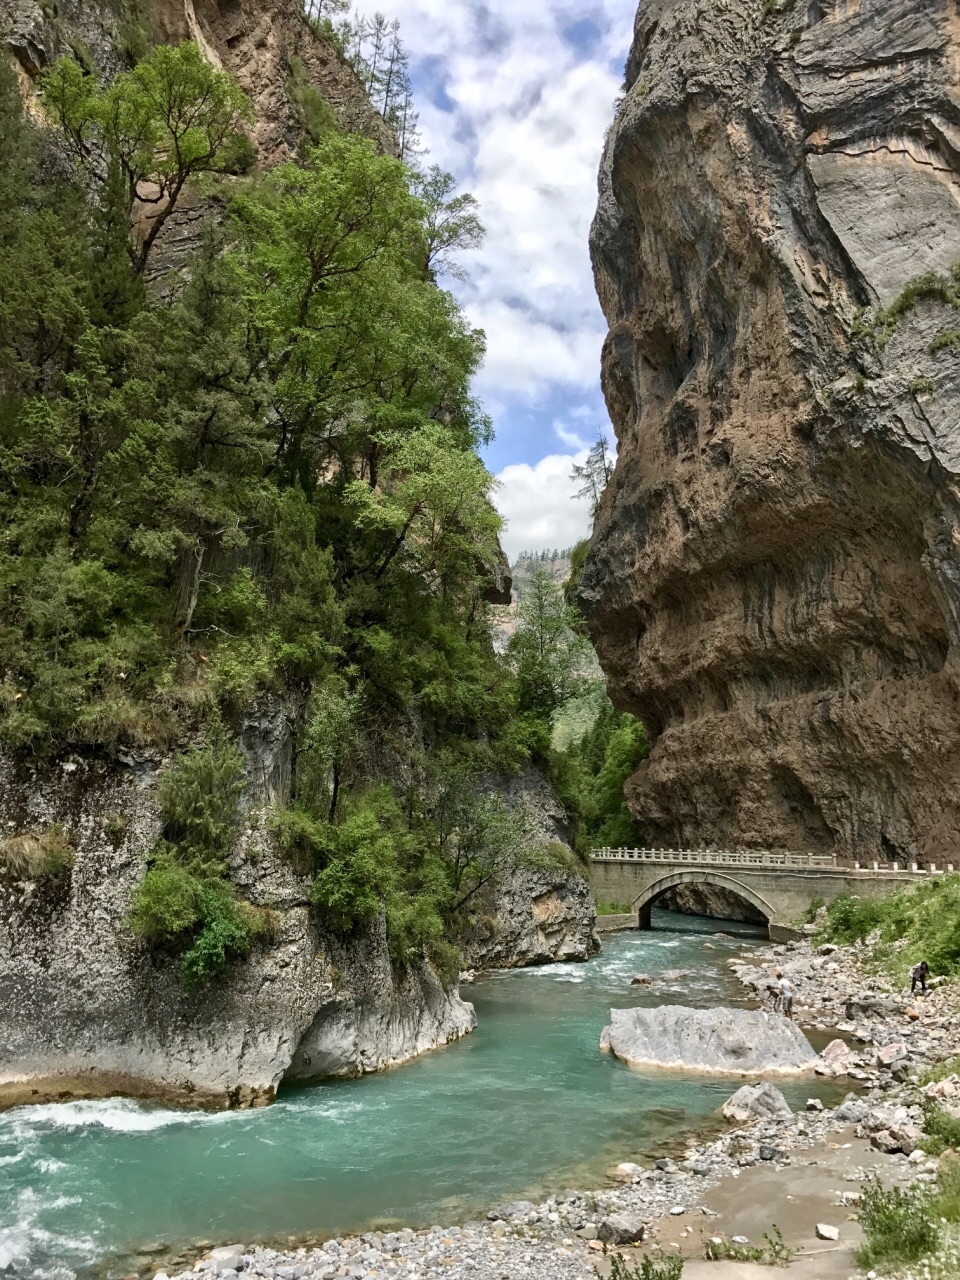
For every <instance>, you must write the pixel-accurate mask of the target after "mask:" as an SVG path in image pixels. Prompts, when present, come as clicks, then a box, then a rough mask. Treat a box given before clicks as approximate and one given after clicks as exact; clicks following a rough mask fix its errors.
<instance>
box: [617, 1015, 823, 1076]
mask: <svg viewBox="0 0 960 1280" xmlns="http://www.w3.org/2000/svg"><path fill="white" fill-rule="evenodd" d="M600 1048H601V1049H609V1050H610V1052H611V1053H613V1054H614V1055H615V1056H616V1057H618V1058H620V1059H621V1060H622V1061H623V1062H627V1063H629V1064H630V1065H631V1066H634V1067H674V1068H678V1067H679V1068H686V1069H688V1070H691V1071H712V1072H722V1073H727V1072H731V1073H733V1074H736V1075H740V1074H742V1075H756V1074H757V1073H766V1072H769V1073H771V1074H774V1073H775V1074H793V1073H795V1072H800V1071H808V1070H811V1069H812V1068H813V1065H814V1063H815V1062H816V1061H817V1055H816V1054H815V1053H814V1051H813V1049H812V1047H811V1046H810V1044H809V1042H808V1041H807V1038H806V1036H805V1035H804V1034H803V1032H802V1031H801V1030H800V1028H799V1027H798V1026H797V1025H796V1023H794V1022H790V1021H789V1020H788V1019H787V1018H782V1017H780V1016H779V1015H778V1014H773V1013H765V1012H763V1011H762V1010H753V1009H687V1008H685V1007H684V1006H682V1005H662V1006H661V1007H660V1008H659V1009H611V1010H610V1025H609V1026H608V1027H604V1029H603V1034H602V1035H601V1037H600Z"/></svg>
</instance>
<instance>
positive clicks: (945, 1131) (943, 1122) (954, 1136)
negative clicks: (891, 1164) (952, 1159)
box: [920, 1099, 960, 1196]
mask: <svg viewBox="0 0 960 1280" xmlns="http://www.w3.org/2000/svg"><path fill="white" fill-rule="evenodd" d="M923 1111H924V1116H923V1128H924V1133H925V1135H926V1136H925V1137H924V1139H923V1141H922V1142H921V1143H920V1145H921V1147H922V1148H923V1150H924V1151H926V1153H927V1155H931V1156H941V1155H943V1153H944V1151H947V1150H950V1151H956V1150H958V1149H960V1117H957V1116H955V1115H951V1113H950V1112H949V1111H947V1110H945V1109H944V1108H943V1107H938V1106H937V1104H936V1103H935V1102H933V1101H932V1100H930V1099H928V1100H927V1101H926V1102H925V1104H924V1108H923ZM956 1194H957V1196H960V1179H958V1182H957V1187H956Z"/></svg>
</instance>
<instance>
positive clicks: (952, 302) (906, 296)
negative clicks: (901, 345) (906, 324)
mask: <svg viewBox="0 0 960 1280" xmlns="http://www.w3.org/2000/svg"><path fill="white" fill-rule="evenodd" d="M920 302H942V303H943V304H944V305H945V306H949V307H960V263H958V264H955V265H954V266H953V267H951V268H950V273H949V275H941V274H940V273H939V272H938V271H925V272H924V273H923V275H919V276H915V277H914V278H913V279H912V280H908V281H907V283H906V284H905V285H904V286H903V288H902V289H901V291H900V293H899V294H898V295H897V296H896V298H894V300H893V301H892V302H891V303H890V305H889V306H888V307H882V308H880V309H879V310H877V311H876V312H874V314H873V318H872V319H870V318H869V313H867V315H865V316H863V315H862V316H861V317H860V318H859V319H858V320H857V322H856V324H855V325H854V333H855V334H859V335H860V336H866V335H869V334H872V336H873V337H875V338H876V340H877V342H878V343H879V345H880V346H881V347H884V346H886V344H887V343H888V342H889V341H890V339H891V337H892V336H893V334H894V333H895V332H896V329H897V326H898V325H899V323H900V321H901V320H902V319H903V317H904V316H905V315H908V314H909V313H910V312H911V311H913V310H914V309H915V308H916V306H917V304H918V303H920ZM934 341H935V342H936V341H937V339H934ZM943 345H949V344H947V343H944V344H943ZM932 349H933V346H932V345H931V350H932ZM938 349H939V348H938Z"/></svg>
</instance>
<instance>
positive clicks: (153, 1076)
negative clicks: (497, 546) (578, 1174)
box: [0, 0, 596, 1106]
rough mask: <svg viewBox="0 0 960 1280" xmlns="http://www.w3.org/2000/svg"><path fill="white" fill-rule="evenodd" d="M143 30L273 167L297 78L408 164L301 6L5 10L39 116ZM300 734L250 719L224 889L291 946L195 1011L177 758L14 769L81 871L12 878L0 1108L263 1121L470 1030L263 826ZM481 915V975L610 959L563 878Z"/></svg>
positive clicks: (503, 895) (5, 39) (22, 799)
mask: <svg viewBox="0 0 960 1280" xmlns="http://www.w3.org/2000/svg"><path fill="white" fill-rule="evenodd" d="M131 24H132V25H131ZM145 32H149V35H150V36H151V38H152V39H154V40H156V41H166V42H172V43H176V42H177V41H179V40H182V39H186V38H192V39H195V40H196V41H197V42H198V44H199V45H200V47H201V48H202V49H203V50H204V51H205V52H206V55H207V57H209V58H210V59H211V60H212V61H214V62H216V63H217V64H218V65H220V66H222V67H223V68H224V69H225V70H227V71H228V72H229V73H230V74H231V75H233V76H234V77H235V78H236V79H237V80H238V82H239V83H240V84H241V86H242V87H243V88H244V89H245V90H246V91H247V93H248V95H249V97H250V99H251V103H252V105H253V111H254V123H253V126H252V129H251V134H252V140H253V141H254V143H255V145H256V148H257V164H258V166H259V167H260V168H264V167H269V166H270V165H273V164H276V163H278V162H280V161H282V160H283V159H285V158H286V157H288V156H290V155H292V154H293V153H294V152H295V151H296V149H297V147H298V146H299V143H300V141H301V139H302V137H303V122H302V120H301V118H300V113H299V110H298V108H297V103H296V95H295V94H294V93H293V92H292V88H293V86H292V85H291V78H292V77H294V76H296V77H298V78H299V82H300V88H301V89H302V84H303V82H304V79H305V80H306V82H308V83H309V84H310V85H312V87H313V89H314V90H315V91H316V92H318V93H319V94H320V95H321V96H322V97H323V98H324V99H325V101H326V102H327V104H328V105H329V106H330V108H331V109H332V111H333V112H334V115H335V116H336V118H337V120H338V122H339V124H340V126H341V127H342V128H344V129H346V130H351V131H355V132H361V133H364V134H366V135H367V136H369V137H370V138H372V139H373V140H374V141H375V142H376V144H377V145H378V146H379V147H380V148H381V149H382V150H383V151H385V152H389V153H394V154H395V153H396V139H395V137H394V135H393V133H392V131H391V130H390V129H389V128H388V127H387V126H386V125H385V123H384V121H383V120H382V118H381V117H380V115H379V114H378V113H377V111H376V110H375V109H374V107H373V106H372V105H371V103H370V102H369V100H368V99H367V97H366V94H365V93H364V90H363V87H362V85H361V84H360V82H359V80H358V79H357V77H356V75H355V74H354V71H353V70H352V68H351V67H350V66H349V65H347V64H346V63H345V62H344V61H343V60H342V58H341V57H340V55H339V54H338V53H337V51H336V50H335V49H333V48H332V47H331V46H330V45H328V44H327V43H325V42H324V41H323V40H321V39H318V38H317V36H316V35H315V33H314V32H313V31H312V30H311V29H310V28H309V26H308V25H307V24H306V23H305V22H304V19H303V15H302V11H301V6H300V3H299V0H268V2H267V3H265V4H256V3H253V2H252V0H102V2H100V3H92V4H89V3H81V0H57V2H56V3H47V0H43V2H42V3H41V0H0V56H3V54H4V53H6V54H7V55H8V56H10V57H11V58H12V60H13V62H14V63H15V65H16V68H17V70H18V74H19V77H20V81H21V86H22V89H23V92H24V96H25V98H26V99H27V100H28V102H29V101H30V100H31V99H32V98H33V97H34V95H35V90H36V79H37V76H38V75H39V73H40V72H41V71H42V70H43V68H44V67H45V66H47V65H49V63H50V62H51V61H52V60H53V59H54V58H56V57H58V56H60V55H61V54H67V53H70V54H72V55H73V56H74V57H76V58H77V59H78V60H80V61H81V62H82V63H84V65H86V66H87V68H88V69H89V70H90V71H91V72H92V73H98V74H101V75H102V76H104V77H109V76H111V75H113V74H115V73H116V72H118V71H119V70H121V69H122V68H124V67H125V66H128V65H129V64H130V62H131V47H130V45H131V40H133V39H134V38H136V39H142V38H143V36H144V33H145ZM243 180H244V179H243V178H237V179H234V180H233V181H236V182H238V183H239V182H242V181H243ZM221 207H222V203H218V198H217V197H216V196H213V197H210V196H203V197H201V196H198V195H196V194H195V193H194V194H192V195H191V194H190V193H189V192H188V193H186V194H185V196H184V198H183V200H182V202H181V203H180V204H179V205H178V207H177V211H176V214H175V215H174V217H172V218H171V219H170V221H169V223H168V224H167V225H166V226H165V228H164V231H163V234H162V236H161V237H160V238H159V240H158V243H157V248H156V252H155V254H154V255H153V256H152V258H151V266H150V278H151V279H152V280H153V281H155V282H159V281H161V280H165V279H166V278H167V276H168V275H169V273H170V272H173V271H177V270H178V269H180V268H182V267H183V265H184V263H185V261H186V259H187V256H188V253H189V251H190V250H191V249H192V248H193V247H195V246H196V244H197V243H198V241H199V239H200V236H201V233H202V227H203V223H204V221H205V219H207V218H208V217H216V216H218V213H219V210H220V208H221ZM496 577H497V582H496V583H495V585H494V587H493V588H492V589H491V593H490V594H491V598H492V599H494V600H496V599H500V600H501V601H502V600H503V599H506V600H509V598H510V581H509V574H508V572H507V570H506V565H505V562H504V564H502V565H499V566H497V573H496ZM296 720H297V708H296V707H295V706H285V705H283V703H282V702H280V701H271V702H267V703H265V704H264V705H263V706H261V707H259V708H250V709H249V711H248V714H247V717H246V721H245V724H244V726H243V729H242V732H241V734H240V738H239V746H240V748H241V751H242V754H243V757H244V760H245V784H244V795H243V811H244V814H245V818H244V823H243V827H242V830H241V833H240V836H239V838H238V840H237V841H236V843H235V845H234V848H233V850H232V852H231V856H230V861H229V868H228V871H229V879H230V881H231V882H232V883H233V884H234V885H235V886H236V887H237V890H238V892H239V893H240V895H241V896H242V897H243V898H244V899H245V900H246V901H248V902H249V903H251V904H252V905H253V906H255V907H260V908H269V909H270V911H271V912H272V913H273V917H272V918H273V919H274V920H275V922H276V932H275V936H272V937H270V938H266V939H263V940H261V941H259V942H257V943H256V944H255V946H254V949H253V951H252V953H251V955H250V956H249V957H248V958H247V959H245V960H243V961H242V962H240V963H237V964H236V965H235V966H234V967H233V968H232V969H231V971H230V973H229V975H228V976H226V977H225V978H223V979H222V980H219V981H216V982H213V983H210V984H208V985H207V986H205V987H204V988H202V989H200V990H196V991H193V992H186V991H185V990H184V989H183V986H182V984H181V974H180V966H179V963H178V961H177V958H176V957H172V956H165V955H163V954H162V953H156V952H151V951H150V950H149V949H148V948H147V947H146V946H145V945H144V943H143V942H142V941H140V940H138V938H137V937H136V936H135V935H134V933H133V932H132V930H131V928H130V926H129V922H128V916H129V912H130V909H131V902H132V894H133V890H134V888H135V887H136V886H137V884H138V883H139V882H140V881H141V879H142V876H143V872H144V867H145V864H146V859H147V858H148V856H149V855H150V853H151V851H152V850H153V848H154V846H155V844H156V842H157V839H158V836H159V835H160V832H161V827H162V818H161V814H160V810H159V804H158V799H157V780H158V778H159V776H160V774H161V772H162V770H163V768H164V767H165V766H166V765H168V764H169V763H170V757H169V756H165V755H164V754H163V752H161V751H159V750H158V751H151V750H149V749H146V748H145V749H143V750H142V751H140V752H139V753H137V754H128V755H125V754H123V753H120V758H115V757H114V756H113V755H112V754H111V755H109V756H108V754H107V753H106V752H104V753H97V752H95V751H94V752H84V753H72V754H68V755H66V756H64V757H63V758H61V759H59V760H55V761H52V762H46V761H45V762H30V761H23V760H19V761H17V760H14V759H12V758H10V757H8V756H5V755H3V754H0V823H2V824H3V828H4V830H3V835H4V836H16V835H22V834H30V833H33V834H36V833H40V832H44V831H48V830H49V829H50V828H51V826H52V825H53V824H58V825H59V826H60V827H61V828H62V831H63V835H64V837H65V838H66V839H67V840H68V841H69V844H70V846H71V847H72V848H73V850H74V851H75V856H74V859H73V864H72V866H71V867H70V868H69V869H67V870H65V871H64V873H63V874H62V875H61V876H59V877H53V878H47V879H38V878H31V876H30V875H28V874H26V872H23V871H18V870H17V868H16V866H15V865H14V864H13V863H11V862H10V861H9V860H5V859H0V1105H3V1104H6V1103H18V1102H28V1101H40V1100H44V1099H48V1098H54V1099H56V1098H61V1097H68V1096H78V1095H79V1096H85V1095H96V1094H99V1093H131V1094H143V1095H149V1096H155V1097H160V1098H163V1099H167V1100H170V1101H179V1102H182V1101H184V1100H194V1101H197V1102H205V1103H210V1104H214V1105H232V1106H252V1105H259V1104H262V1103H266V1102H269V1101H270V1100H271V1099H272V1098H273V1097H274V1096H275V1093H276V1090H277V1088H278V1086H279V1085H280V1084H281V1083H282V1082H283V1081H284V1080H296V1081H303V1080H309V1079H314V1078H320V1077H324V1076H331V1075H359V1074H361V1073H363V1072H367V1071H375V1070H379V1069H381V1068H384V1067H387V1066H391V1065H395V1064H397V1063H400V1062H403V1061H406V1060H408V1059H409V1058H411V1057H413V1056H415V1055H416V1054H419V1053H422V1052H424V1051H426V1050H428V1049H433V1048H436V1047H438V1046H440V1045H444V1044H447V1043H449V1042H450V1041H452V1040H456V1039H457V1038H459V1037H460V1036H462V1035H464V1034H466V1033H467V1032H469V1031H471V1030H472V1029H473V1027H474V1025H475V1022H476V1019H475V1015H474V1011H473V1008H472V1006H471V1005H469V1004H467V1003H465V1002H464V1001H463V1000H461V998H460V996H459V994H458V992H457V990H456V987H455V986H454V987H453V988H452V989H451V988H447V987H444V985H443V984H442V983H441V981H440V979H439V978H438V976H437V974H436V973H435V972H434V970H433V969H432V968H431V966H430V965H429V964H427V963H426V962H425V961H424V962H421V963H418V964H414V965H411V966H407V967H405V968H398V967H396V966H394V965H392V964H391V960H390V956H389V951H388V947H387V939H386V928H385V923H384V921H383V919H380V920H377V921H375V922H374V923H373V924H372V925H371V926H370V927H368V928H367V929H365V930H363V931H359V932H355V933H354V934H352V935H351V936H349V937H341V936H338V935H336V934H334V933H332V932H331V931H330V930H329V929H324V927H323V923H322V919H321V917H320V915H319V913H318V912H317V910H316V909H315V908H313V907H311V905H310V902H309V897H308V894H309V888H310V880H309V878H308V877H307V876H304V875H299V874H298V873H297V871H296V869H295V868H294V867H292V866H291V865H290V864H289V862H287V861H285V860H284V859H283V858H282V857H281V856H280V855H279V852H278V849H277V846H276V841H275V840H274V838H273V837H272V836H271V834H270V830H269V811H270V809H271V807H272V806H275V805H278V804H280V805H282V804H283V803H285V802H286V801H287V799H288V798H289V790H290V773H291V754H292V750H293V746H292V735H291V723H292V722H295V721H296ZM414 729H415V726H414ZM179 745H180V746H181V747H186V746H188V745H189V744H188V743H187V742H183V743H181V744H179ZM371 757H372V759H371V767H370V773H371V776H373V777H374V778H376V777H380V776H383V777H392V776H393V775H392V774H391V768H395V766H396V761H391V760H389V759H383V760H381V759H380V758H379V757H378V756H377V753H376V752H375V751H373V750H371ZM405 781H407V782H410V781H411V779H405ZM512 785H513V784H512ZM515 790H516V795H515V796H514V799H515V800H516V801H517V802H523V803H527V800H528V799H529V802H530V804H531V805H533V807H534V808H535V809H536V811H537V813H538V814H540V815H541V817H542V819H543V822H542V823H541V827H540V828H538V830H539V831H540V832H541V834H542V835H543V838H544V839H545V840H548V841H555V840H562V833H558V832H555V831H554V829H553V825H552V824H553V817H552V816H551V814H552V812H553V809H551V806H553V808H556V801H555V797H553V796H552V793H551V792H550V791H549V788H547V787H546V784H545V783H544V782H543V779H537V778H536V777H531V778H525V779H521V780H519V781H518V782H517V783H516V784H515ZM545 806H546V808H545ZM547 809H550V813H547ZM544 824H546V825H544ZM537 838H539V836H538V837H537ZM567 855H568V857H569V858H571V859H572V854H570V852H569V850H567ZM485 913H486V923H485V925H484V928H483V931H482V932H483V937H482V939H481V938H478V939H477V941H476V944H475V945H473V946H472V948H471V951H470V960H471V963H473V964H475V965H478V966H481V965H493V964H503V965H512V964H523V963H533V962H534V961H546V960H552V959H563V960H566V959H570V958H571V957H572V956H578V957H583V958H585V957H586V956H587V955H589V954H590V953H591V952H592V951H593V950H594V949H595V947H596V943H595V937H594V934H593V922H594V911H593V905H592V902H591V901H590V898H589V894H588V891H587V889H586V885H585V882H584V880H583V877H582V876H581V875H579V874H578V873H577V872H575V871H573V870H571V869H570V867H569V866H567V867H564V866H556V865H550V866H546V867H544V868H543V869H530V868H527V867H524V869H523V870H522V871H520V872H518V873H517V875H516V876H514V875H505V876H503V877H501V878H499V879H498V880H497V881H495V882H493V883H491V885H490V886H489V889H488V898H487V902H486V904H485Z"/></svg>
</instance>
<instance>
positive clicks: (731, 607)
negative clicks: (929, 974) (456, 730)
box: [581, 0, 960, 860]
mask: <svg viewBox="0 0 960 1280" xmlns="http://www.w3.org/2000/svg"><path fill="white" fill-rule="evenodd" d="M958 76H960V27H958V24H957V16H956V6H955V5H953V4H952V3H947V2H946V0H930V2H929V3H926V4H922V5H918V4H916V3H914V2H913V0H858V2H857V3H853V2H851V0H814V2H813V3H806V0H804V3H791V0H780V2H779V3H778V4H774V5H771V4H769V3H763V2H762V0H744V2H743V3H741V4H735V5H730V4H727V3H724V2H723V0H644V3H642V4H641V7H640V12H639V15H638V18H637V25H636V33H635V41H634V45H633V49H632V52H631V55H630V59H629V63H628V67H627V92H626V97H625V99H624V101H623V104H622V107H621V109H620V111H619V114H618V117H617V120H616V123H615V125H614V127H613V129H612V131H611V134H610V137H609V140H608V146H607V150H606V155H605V159H604V165H603V171H602V175H601V195H600V207H599V212H598V214H597V219H596V223H595V226H594V231H593V239H592V248H593V258H594V265H595V272H596V279H597V287H598V291H599V295H600V299H601V302H602V305H603V307H604V311H605V313H606V316H607V319H608V322H609V325H610V334H609V337H608V339H607V342H606V347H605V351H604V359H603V382H604V388H605V392H606V396H607V402H608V405H609V409H610V413H611V416H612V419H613V422H614V425H615V427H616V431H617V435H618V439H619V461H618V465H617V469H616V474H615V477H614V480H613V482H612V483H611V485H610V487H609V489H608V491H607V493H606V495H605V498H604V501H603V504H602V506H601V510H600V514H599V518H598V521H597V526H596V530H595V534H594V538H593V543H592V548H591V552H590V556H589V559H588V561H587V565H586V569H585V572H584V575H583V582H582V586H581V601H582V603H583V606H584V608H585V609H586V611H587V613H588V615H589V618H590V626H591V630H592V634H593V638H594V640H595V643H596V645H597V648H598V650H599V653H600V659H601V663H602V665H603V667H604V670H605V672H606V675H607V678H608V682H609V685H610V689H611V692H612V694H613V697H614V699H615V701H616V702H617V703H618V705H619V706H621V707H623V708H628V709H629V710H631V711H633V712H634V713H635V714H636V715H638V716H639V717H641V718H642V720H643V721H644V723H645V725H646V726H647V730H648V733H649V735H650V738H651V740H652V742H653V750H652V752H651V755H650V757H649V760H647V761H646V762H645V763H644V764H643V765H642V766H641V769H640V770H639V772H638V773H637V774H636V775H635V776H634V777H633V778H632V779H631V780H630V782H629V783H628V787H627V791H628V799H629V803H630V806H631V809H632V810H633V812H634V814H635V816H636V818H637V821H638V823H639V824H640V826H641V828H642V830H643V832H644V835H645V837H646V838H647V839H648V840H650V841H652V842H662V843H673V842H676V843H677V844H679V845H680V846H681V847H683V846H684V845H685V844H687V843H688V842H691V841H693V842H695V844H697V845H700V844H708V843H710V844H719V845H721V846H722V847H724V846H725V847H729V846H730V845H754V846H758V845H759V846H767V847H771V846H772V847H786V848H792V849H800V850H813V851H833V850H836V851H837V852H839V853H841V854H844V853H845V854H853V855H856V854H865V855H868V856H871V855H872V856H874V857H876V856H881V857H882V856H888V857H891V858H896V857H900V858H907V857H912V856H919V857H921V858H923V857H929V858H931V859H934V860H935V859H936V857H937V855H941V856H942V854H943V853H944V852H945V851H947V850H950V849H951V848H953V847H955V841H956V839H957V835H958V832H960V785H958V784H960V715H958V694H960V684H958V661H957V659H958V647H957V646H958V623H957V619H958V614H960V554H958V547H960V510H958V497H960V487H958V482H960V425H958V423H960V417H958V409H960V332H958V330H960V312H958V310H957V300H958V284H957V277H955V276H954V275H953V274H952V269H953V268H954V267H955V265H956V264H957V263H958V262H960V97H958V90H960V84H958Z"/></svg>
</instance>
